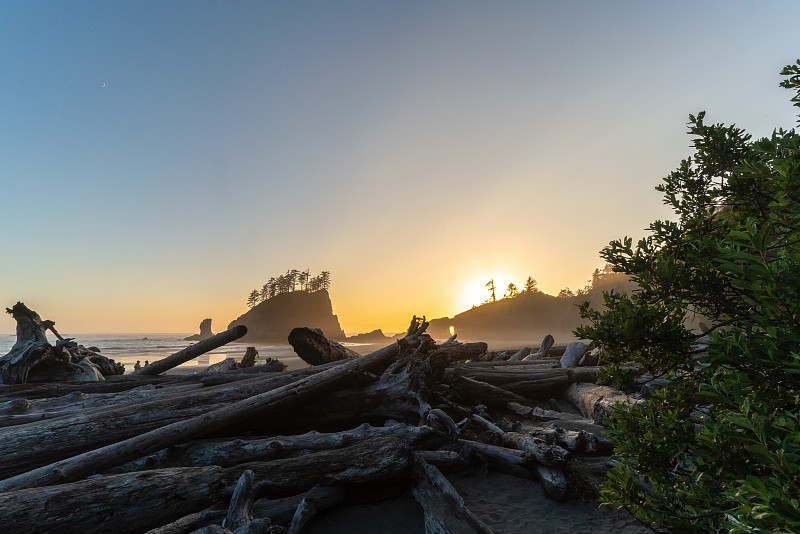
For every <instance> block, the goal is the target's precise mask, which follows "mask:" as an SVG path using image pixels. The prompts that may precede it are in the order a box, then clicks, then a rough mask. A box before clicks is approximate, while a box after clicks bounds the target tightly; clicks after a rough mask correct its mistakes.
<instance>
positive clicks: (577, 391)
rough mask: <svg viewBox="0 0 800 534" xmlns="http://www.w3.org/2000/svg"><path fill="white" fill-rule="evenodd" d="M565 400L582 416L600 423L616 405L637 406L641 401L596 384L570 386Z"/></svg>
mask: <svg viewBox="0 0 800 534" xmlns="http://www.w3.org/2000/svg"><path fill="white" fill-rule="evenodd" d="M587 369H588V368H587ZM566 393H567V399H569V401H570V402H571V403H572V404H573V405H574V406H575V407H576V408H578V409H579V410H580V411H581V413H582V414H583V415H585V416H586V417H588V418H590V419H594V420H595V421H601V420H602V419H603V418H604V417H606V416H608V415H609V414H611V413H612V412H613V411H614V409H615V405H616V404H639V403H642V402H644V401H643V400H642V399H636V398H633V397H629V396H628V395H626V394H625V393H623V392H622V391H619V390H618V389H614V388H611V387H608V386H600V385H597V384H572V385H571V386H569V388H567V392H566Z"/></svg>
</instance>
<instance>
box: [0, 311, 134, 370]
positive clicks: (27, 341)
mask: <svg viewBox="0 0 800 534" xmlns="http://www.w3.org/2000/svg"><path fill="white" fill-rule="evenodd" d="M6 312H7V313H10V314H11V315H12V317H14V320H15V321H16V322H17V341H16V343H15V344H14V346H13V347H11V351H10V352H9V353H8V354H6V355H5V356H3V357H0V384H25V383H28V382H54V381H62V380H80V381H99V380H104V375H106V376H110V375H117V374H120V375H121V374H122V373H124V372H125V368H124V367H123V366H122V365H121V364H118V363H116V362H114V360H110V359H108V358H106V357H105V356H103V355H101V354H99V353H97V352H94V351H91V350H89V349H86V348H85V347H83V346H82V345H78V344H77V343H75V342H74V341H73V340H72V339H71V338H67V339H64V338H62V337H61V336H60V335H59V333H58V332H57V331H56V329H55V323H54V322H53V321H43V320H42V318H41V317H39V314H38V313H36V312H35V311H33V310H31V309H29V308H28V307H27V306H25V304H23V303H22V302H17V303H16V304H15V305H14V306H13V307H12V308H6ZM46 330H50V331H52V332H53V334H54V335H55V336H56V338H57V339H58V341H56V344H55V346H53V345H51V344H50V343H49V342H48V341H47V335H46V333H45V331H46Z"/></svg>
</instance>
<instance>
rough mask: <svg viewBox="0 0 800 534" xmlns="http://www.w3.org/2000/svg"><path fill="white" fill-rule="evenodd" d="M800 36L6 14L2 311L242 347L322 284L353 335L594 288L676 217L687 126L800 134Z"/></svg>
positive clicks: (297, 12) (752, 22) (266, 15)
mask: <svg viewBox="0 0 800 534" xmlns="http://www.w3.org/2000/svg"><path fill="white" fill-rule="evenodd" d="M799 27H800V2H797V1H796V0H791V1H770V2H761V1H751V2H744V1H730V0H726V1H714V2H712V1H703V2H698V1H670V2H643V1H638V0H637V1H617V2H611V1H609V2H597V1H593V0H592V1H563V2H554V1H533V0H531V1H524V2H504V1H500V2H472V1H458V2H455V1H453V2H448V1H427V0H426V1H402V2H354V1H347V0H343V1H336V2H305V1H298V2H267V1H260V2H255V1H252V2H248V1H231V2H222V1H214V2H206V1H200V0H192V1H180V2H179V1H130V2H95V1H78V0H74V1H69V2H62V1H30V2H22V1H16V0H1V1H0V186H2V187H1V188H0V216H1V218H0V244H2V251H1V252H0V304H2V305H3V306H11V305H12V304H14V303H15V302H16V301H17V300H22V301H23V302H25V303H26V304H27V305H28V306H30V307H31V308H33V309H35V310H37V311H38V312H40V314H41V315H42V316H43V317H44V318H49V319H52V320H54V321H56V323H57V327H58V328H59V330H60V331H62V332H64V333H67V334H69V333H87V332H98V333H100V332H192V331H196V330H197V328H198V325H199V323H200V321H201V320H202V319H203V318H205V317H211V318H213V321H214V331H220V330H222V329H223V328H224V327H225V326H226V325H227V324H228V322H229V321H231V320H233V319H234V318H236V317H237V316H238V315H240V314H241V313H243V312H244V311H246V309H247V308H246V305H245V301H246V298H247V295H248V293H249V292H250V291H251V290H252V289H254V288H259V287H260V286H261V285H263V284H264V283H265V282H266V281H267V279H268V278H269V277H270V276H275V275H279V274H282V273H284V272H285V271H286V270H287V269H291V268H297V269H306V268H308V269H310V270H311V273H312V275H313V274H317V273H318V272H319V271H322V270H328V271H330V272H331V276H332V288H331V296H332V300H333V304H334V312H335V313H336V314H338V316H339V319H340V322H341V324H342V326H343V328H344V329H345V331H346V332H347V333H348V334H354V333H358V332H363V331H368V330H372V329H374V328H383V329H384V330H385V331H389V332H393V331H400V330H402V329H404V328H405V326H406V325H407V323H408V320H409V318H410V316H411V315H412V314H419V315H422V314H425V315H427V316H428V317H440V316H445V315H449V316H452V315H453V314H455V313H458V312H460V311H463V310H464V309H466V308H468V307H469V306H471V305H472V304H478V303H480V301H481V300H483V299H485V298H486V294H485V293H486V291H485V288H484V287H483V284H484V283H485V282H486V281H487V280H489V279H490V278H494V279H495V280H496V281H497V282H498V285H501V286H503V287H504V286H505V285H506V284H507V283H508V282H509V281H514V282H515V283H516V284H517V285H520V286H521V285H522V283H523V282H524V281H525V278H526V277H527V276H529V275H531V276H533V277H534V278H535V279H536V280H538V282H539V285H540V288H541V289H542V290H544V291H546V292H548V293H557V292H558V291H559V289H561V288H563V287H565V286H569V287H571V288H573V289H575V288H579V287H582V286H583V285H584V284H585V282H586V280H587V279H588V278H589V277H590V275H591V272H592V271H593V270H594V269H595V268H597V267H602V260H601V259H600V257H599V255H598V251H599V250H600V249H601V248H602V247H603V246H604V245H606V244H607V243H608V242H609V241H610V240H611V239H615V238H620V237H623V236H625V235H630V236H633V237H640V236H641V235H643V230H644V228H645V227H646V226H647V224H648V223H649V222H650V221H652V220H653V219H656V218H663V217H666V216H667V215H668V212H667V211H666V209H665V208H664V207H663V206H662V204H661V198H660V196H659V194H658V193H656V192H655V191H654V190H653V187H654V186H655V185H657V183H658V182H659V181H660V179H661V178H662V177H663V176H665V175H666V174H668V173H669V172H670V171H671V170H673V169H674V168H675V167H677V165H678V163H679V161H680V159H682V158H684V157H686V156H687V155H689V154H690V149H689V143H690V138H689V137H688V136H687V135H686V134H685V131H686V122H687V116H688V114H689V113H696V112H697V111H700V110H706V111H707V112H708V119H707V120H708V121H709V122H725V123H736V124H737V125H739V126H741V127H744V128H746V129H747V130H748V131H750V132H751V133H753V134H754V135H766V134H768V133H770V132H771V131H772V129H773V128H774V127H778V126H781V127H785V128H791V127H793V126H794V125H795V119H796V117H795V108H793V107H792V106H791V105H790V103H789V98H790V96H791V95H790V94H789V92H788V91H786V90H784V89H781V88H779V87H778V83H779V81H780V76H779V75H778V73H779V71H780V69H781V68H782V67H783V66H784V65H786V64H788V63H791V62H793V61H794V60H795V59H797V58H798V57H800V31H798V28H799ZM13 331H14V321H13V320H12V319H11V317H10V316H9V315H5V314H2V318H0V332H4V333H12V332H13Z"/></svg>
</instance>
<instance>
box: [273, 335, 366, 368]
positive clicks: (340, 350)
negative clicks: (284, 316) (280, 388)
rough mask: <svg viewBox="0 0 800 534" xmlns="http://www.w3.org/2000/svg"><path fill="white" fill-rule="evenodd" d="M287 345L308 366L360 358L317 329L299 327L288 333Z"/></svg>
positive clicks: (357, 354)
mask: <svg viewBox="0 0 800 534" xmlns="http://www.w3.org/2000/svg"><path fill="white" fill-rule="evenodd" d="M289 344H290V345H291V346H292V348H294V351H295V353H297V355H298V356H300V358H301V359H302V360H303V361H304V362H306V363H307V364H309V365H320V364H323V363H330V362H335V361H338V360H349V359H352V358H360V357H361V355H360V354H359V353H357V352H355V351H353V350H350V349H348V348H347V347H345V346H344V345H342V344H341V343H337V342H336V341H332V340H330V339H328V338H326V337H325V336H324V335H323V334H322V331H321V330H320V329H318V328H307V327H305V326H304V327H300V328H295V329H293V330H292V331H291V332H289Z"/></svg>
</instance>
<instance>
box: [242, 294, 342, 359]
mask: <svg viewBox="0 0 800 534" xmlns="http://www.w3.org/2000/svg"><path fill="white" fill-rule="evenodd" d="M239 324H243V325H245V326H246V327H247V335H246V336H244V337H243V338H242V341H243V342H247V343H280V344H282V345H285V344H286V343H287V339H288V337H289V332H291V331H292V329H293V328H295V327H298V326H306V327H308V328H319V329H320V330H322V331H323V332H325V336H326V337H327V338H329V339H332V340H337V341H344V339H345V334H344V330H342V327H341V325H340V324H339V318H338V317H336V315H334V314H333V305H332V304H331V299H330V296H329V295H328V291H327V290H325V289H321V290H319V291H289V292H287V293H280V294H278V295H275V296H274V297H272V298H270V299H267V300H265V301H263V302H261V303H259V304H256V305H255V306H253V307H252V308H251V309H250V310H249V311H248V312H247V313H245V314H243V315H240V316H239V317H238V318H237V319H236V320H234V321H232V322H231V323H230V324H229V325H228V328H233V327H234V326H236V325H239Z"/></svg>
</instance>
